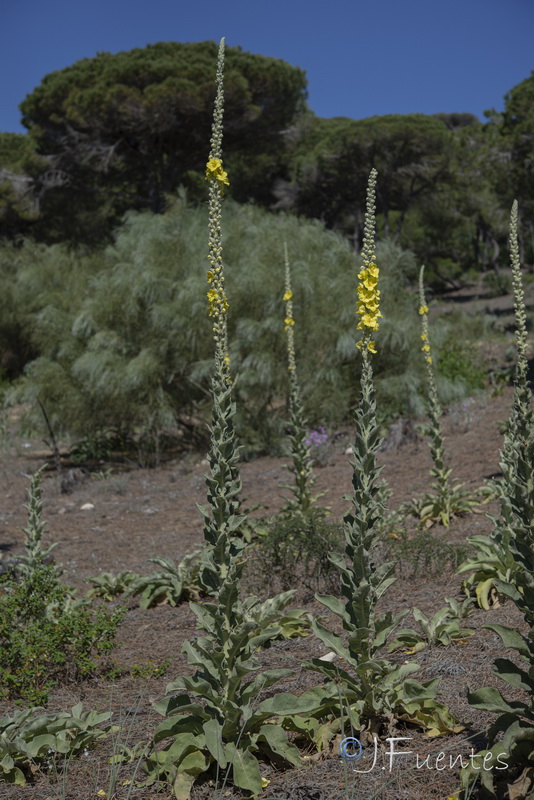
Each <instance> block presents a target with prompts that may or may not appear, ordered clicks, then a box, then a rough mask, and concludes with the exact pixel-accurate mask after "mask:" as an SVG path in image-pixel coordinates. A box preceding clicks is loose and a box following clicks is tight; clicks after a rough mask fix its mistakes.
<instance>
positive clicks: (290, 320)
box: [284, 317, 295, 330]
mask: <svg viewBox="0 0 534 800" xmlns="http://www.w3.org/2000/svg"><path fill="white" fill-rule="evenodd" d="M284 324H285V326H286V330H287V328H288V327H289V326H290V325H294V324H295V320H294V319H292V318H291V317H286V318H285V320H284Z"/></svg>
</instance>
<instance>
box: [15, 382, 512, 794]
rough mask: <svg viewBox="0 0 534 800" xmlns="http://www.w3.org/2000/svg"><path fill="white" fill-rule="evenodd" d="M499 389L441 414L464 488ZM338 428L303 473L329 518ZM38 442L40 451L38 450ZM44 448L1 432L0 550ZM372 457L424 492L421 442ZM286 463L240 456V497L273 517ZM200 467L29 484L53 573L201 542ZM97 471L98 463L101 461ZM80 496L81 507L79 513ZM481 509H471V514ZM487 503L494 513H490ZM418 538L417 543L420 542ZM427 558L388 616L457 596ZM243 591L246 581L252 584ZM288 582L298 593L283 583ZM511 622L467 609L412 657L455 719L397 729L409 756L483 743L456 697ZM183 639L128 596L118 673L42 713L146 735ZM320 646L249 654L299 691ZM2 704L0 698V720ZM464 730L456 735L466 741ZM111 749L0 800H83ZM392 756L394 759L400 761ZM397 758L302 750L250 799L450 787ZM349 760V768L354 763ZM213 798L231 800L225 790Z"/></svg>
mask: <svg viewBox="0 0 534 800" xmlns="http://www.w3.org/2000/svg"><path fill="white" fill-rule="evenodd" d="M510 399H511V393H510V390H506V391H505V392H503V393H502V394H500V395H498V396H495V397H490V396H489V395H484V396H481V397H479V398H476V400H475V401H474V402H473V403H472V404H471V406H470V412H469V414H468V415H466V412H465V411H462V409H450V410H449V411H450V413H448V414H446V416H445V417H444V426H445V432H446V447H447V457H448V461H449V463H450V465H451V466H452V467H453V470H454V475H455V476H456V477H457V478H459V479H460V480H462V481H464V482H465V484H466V486H467V487H468V488H472V489H475V488H476V487H478V486H480V485H481V484H482V482H483V481H484V479H486V478H488V477H490V476H492V475H495V474H497V473H498V471H499V468H498V459H499V447H500V446H501V436H500V434H499V431H498V423H499V421H501V420H505V419H506V418H507V416H508V411H509V406H510ZM348 437H349V434H347V436H345V437H344V438H341V439H340V440H338V442H337V443H336V446H335V447H334V448H333V450H332V453H331V459H330V461H329V463H328V464H327V466H324V467H322V468H319V469H317V475H318V479H317V488H318V490H322V491H324V492H325V496H324V498H323V499H322V501H321V502H322V503H323V504H325V505H329V506H330V507H331V511H332V515H333V516H335V517H336V518H339V517H340V516H341V515H342V514H343V511H344V510H345V508H346V502H345V501H343V500H342V496H343V494H344V493H345V492H348V491H350V486H351V469H350V466H349V464H348V456H347V455H346V448H347V445H348V442H349V438H348ZM40 449H41V452H39V450H40ZM44 455H45V452H44V451H43V450H42V445H41V444H40V443H39V442H37V441H31V440H20V439H17V438H16V437H13V438H12V439H10V441H8V442H7V443H6V445H5V446H4V448H3V449H2V451H1V453H0V459H1V460H0V482H1V486H2V494H1V496H2V506H1V508H0V547H1V548H2V550H3V551H4V554H5V555H7V556H10V555H16V554H17V553H18V552H20V551H21V549H22V543H23V535H22V533H21V532H20V528H21V526H22V525H23V524H24V523H25V512H24V509H23V504H24V502H25V501H26V487H27V484H28V475H29V474H30V473H32V472H33V471H34V470H35V469H36V468H37V467H38V466H39V465H40V464H41V463H42V462H43V456H44ZM380 462H381V463H382V464H383V465H384V470H383V477H384V478H386V480H387V481H388V483H389V484H390V486H391V488H392V489H393V491H394V497H393V500H392V504H396V503H399V502H402V501H404V500H408V499H410V498H412V497H414V496H415V495H417V494H419V493H421V492H422V491H423V490H425V489H427V488H428V482H429V477H428V470H429V468H430V466H431V462H430V456H429V451H428V446H427V444H426V442H425V441H423V440H421V439H419V440H417V441H411V442H407V443H405V444H403V445H402V446H401V447H400V448H399V449H398V450H397V451H396V452H384V453H381V454H380ZM285 463H286V460H284V459H275V458H261V459H258V460H256V461H253V462H250V463H247V464H244V465H243V467H242V477H243V484H244V496H245V497H246V504H247V505H248V506H252V505H254V504H263V505H264V506H267V507H268V512H267V511H263V512H262V513H274V512H275V511H276V510H277V509H278V508H279V507H280V504H281V495H282V494H283V490H281V489H280V488H279V487H280V484H282V483H284V482H285V481H286V480H287V477H288V476H287V472H286V470H285V468H284V464H285ZM206 468H207V464H206V462H205V461H203V460H202V458H201V457H198V456H197V457H195V456H191V455H188V456H187V457H184V458H183V459H179V460H176V461H174V462H172V463H168V464H165V465H164V466H161V467H160V468H158V469H152V470H140V469H132V470H131V471H121V472H113V473H112V474H106V473H105V472H104V473H102V474H100V475H95V474H93V476H92V477H91V478H90V479H88V480H86V481H85V482H83V483H80V484H79V485H77V486H76V487H75V488H74V490H73V492H72V493H71V494H69V495H64V494H61V493H60V491H59V487H58V482H57V479H56V477H55V476H54V474H53V473H52V472H50V473H48V474H47V476H46V477H45V479H44V483H43V493H44V503H45V517H46V519H47V521H48V526H47V531H48V540H49V541H52V540H53V541H58V542H59V543H60V544H59V546H58V547H57V548H56V551H55V554H56V557H57V560H58V561H60V562H61V563H62V564H63V566H64V568H65V577H66V580H67V582H69V583H70V584H72V585H76V586H78V587H80V588H81V589H86V588H87V585H86V584H84V579H86V578H88V577H89V576H94V575H96V574H98V573H99V572H101V571H115V572H116V571H119V570H123V569H132V570H135V571H138V572H149V571H151V566H150V565H149V564H147V559H148V558H149V557H151V556H155V555H163V556H168V557H171V558H173V559H180V558H181V557H183V556H184V555H185V554H186V553H187V552H190V551H191V550H192V549H194V548H195V547H196V546H198V545H199V544H200V543H201V541H202V523H201V518H200V514H199V513H198V511H197V509H196V503H197V502H203V501H204V499H205V487H204V479H203V474H204V472H205V470H206ZM103 469H105V466H103ZM87 503H91V504H92V505H93V506H94V508H92V509H90V510H82V506H84V505H85V504H87ZM487 510H488V507H485V508H484V512H485V511H487ZM493 510H495V507H494V508H493ZM490 530H491V523H490V522H489V520H488V519H487V517H486V516H485V513H479V514H472V515H470V516H468V517H464V518H461V519H458V520H456V521H455V522H454V523H453V524H452V525H451V527H450V528H449V529H444V528H433V529H432V530H431V531H430V532H429V535H430V536H434V537H435V536H437V537H439V539H440V540H442V541H447V542H449V543H451V544H461V543H464V542H465V540H466V537H467V536H469V535H472V534H478V533H489V532H490ZM429 542H431V540H430V539H429ZM429 553H430V565H429V566H428V567H427V568H426V569H425V571H424V574H423V575H421V574H415V575H414V570H413V564H412V565H410V564H409V563H403V564H400V565H399V566H400V579H399V580H398V581H397V583H396V584H395V585H394V586H393V587H392V588H391V589H390V591H389V593H388V599H387V601H386V604H385V605H386V606H387V605H389V606H390V607H392V608H393V607H394V608H395V609H397V610H400V609H404V608H410V607H412V606H418V607H419V608H420V609H421V610H423V611H424V612H425V613H427V614H429V613H434V612H435V611H436V610H438V608H440V607H441V606H443V605H444V598H445V597H460V596H461V593H460V585H461V578H460V577H459V576H456V575H455V574H454V571H453V569H452V568H451V566H450V564H448V563H443V560H442V559H441V558H440V557H439V556H436V557H433V556H432V545H431V544H429ZM255 582H256V583H257V586H255V587H254V586H253V584H254V583H255ZM247 585H251V586H252V588H255V591H256V592H257V593H260V594H261V593H263V592H264V589H265V587H264V586H262V580H261V574H259V573H257V572H255V573H254V574H253V575H249V578H248V584H247ZM297 588H298V587H297ZM296 604H297V605H300V606H302V605H303V604H305V605H306V606H307V607H308V608H309V609H310V610H312V611H315V612H317V613H321V608H322V607H320V606H319V605H318V604H316V603H315V601H314V600H313V599H310V597H309V596H305V595H304V593H303V592H302V591H299V592H297V598H296ZM490 620H491V621H494V622H497V621H498V622H500V623H504V624H512V625H517V626H519V627H521V626H522V620H521V618H520V617H519V615H518V613H517V611H516V609H515V607H514V606H513V605H512V604H511V603H506V604H504V605H503V606H502V607H500V608H497V609H494V610H492V611H489V612H483V611H480V610H477V611H476V612H475V613H474V614H473V615H472V616H471V617H470V618H469V620H468V623H467V624H468V626H469V627H472V628H475V629H476V633H475V635H474V636H473V637H472V638H471V639H470V640H468V642H467V643H465V644H460V645H456V646H450V647H448V648H440V647H433V648H429V649H427V650H423V651H422V652H421V653H419V654H418V656H417V661H418V663H419V664H420V665H421V671H420V673H419V674H418V676H417V677H418V678H420V679H421V680H425V679H429V678H434V677H438V676H439V677H441V684H440V686H441V693H442V699H443V700H444V701H445V702H446V703H447V704H448V705H449V707H450V709H451V710H452V711H453V712H454V714H456V716H457V717H458V719H459V720H460V721H461V723H462V724H463V725H464V726H465V730H464V732H463V733H462V734H458V735H456V736H447V737H443V738H441V739H439V740H428V739H426V738H425V737H424V736H423V735H422V734H421V733H419V732H417V731H415V730H413V729H410V730H408V731H407V732H405V733H404V735H405V736H409V737H413V738H412V740H411V741H410V742H409V743H408V744H409V748H410V749H411V750H412V751H414V752H417V753H418V754H419V755H420V756H421V758H423V757H424V756H425V755H426V754H429V753H430V754H433V759H431V760H430V762H429V763H430V765H432V763H434V764H435V756H436V755H437V753H439V751H440V750H447V751H448V752H450V753H451V754H454V755H457V754H460V753H462V754H464V755H468V754H469V752H470V748H471V747H472V746H474V747H475V751H476V749H477V748H479V747H480V746H481V745H482V744H483V736H482V735H478V736H477V735H476V734H477V732H480V731H483V730H484V728H485V727H486V726H487V724H488V722H489V721H490V719H491V717H490V716H489V715H484V714H482V713H479V712H477V711H475V710H473V709H472V708H470V707H469V705H468V704H467V702H466V691H467V689H468V688H469V687H472V688H476V687H481V686H485V685H498V680H497V679H496V678H495V676H494V675H493V672H492V669H491V665H492V661H493V658H494V657H495V656H496V655H497V654H499V655H502V645H501V643H500V640H499V639H498V637H497V636H496V635H495V634H494V633H493V632H491V631H488V630H484V629H483V627H482V626H483V625H484V624H485V623H486V622H488V621H490ZM194 635H195V623H194V618H193V615H192V613H191V612H190V610H189V608H188V606H187V604H184V605H181V606H179V607H177V608H171V607H169V606H160V607H158V608H155V609H150V610H146V611H141V610H140V609H139V607H138V605H137V603H136V602H135V600H133V601H130V603H129V606H128V611H127V613H126V616H125V619H124V622H123V624H122V626H121V628H120V630H119V634H118V646H117V649H116V650H115V652H114V654H113V658H114V660H115V662H116V664H117V666H119V667H120V668H122V670H123V674H122V676H121V677H119V678H115V679H114V680H111V679H107V678H104V677H100V678H95V679H93V680H91V681H88V682H86V683H83V684H78V685H76V684H73V685H67V686H62V687H60V688H58V689H57V690H55V691H54V692H53V693H52V695H51V697H50V701H49V704H48V710H50V711H59V710H65V709H69V708H70V707H71V706H72V705H74V704H75V703H77V702H79V701H83V703H84V706H85V707H86V708H87V709H89V708H93V709H99V710H107V709H110V710H112V711H113V715H114V716H113V719H114V721H115V722H116V723H121V724H122V725H123V729H122V733H121V734H120V736H121V740H122V741H123V742H125V743H127V744H130V745H131V744H132V743H134V742H136V741H140V740H143V739H146V738H147V737H148V736H149V735H150V733H151V731H153V730H154V728H155V727H156V725H157V724H158V722H159V721H160V718H159V717H158V715H157V714H156V713H155V712H154V711H153V710H152V703H153V701H155V700H156V699H159V698H161V697H162V696H163V694H164V691H165V685H166V683H167V682H168V681H169V680H171V679H172V678H173V677H175V676H176V675H178V674H181V673H183V672H184V670H189V667H188V666H187V665H186V664H185V660H184V658H183V656H182V655H181V646H182V644H183V642H184V640H186V639H188V638H191V637H193V636H194ZM323 652H324V647H323V645H322V644H321V643H320V642H318V641H317V640H315V639H314V638H313V637H307V638H304V639H296V640H291V641H284V642H280V643H275V644H274V645H273V646H272V647H271V648H270V649H268V650H265V651H264V652H263V654H262V661H263V663H264V664H265V666H268V667H275V666H287V665H290V666H292V667H294V669H295V674H294V677H293V678H291V679H289V680H287V681H286V684H285V686H284V689H286V690H289V691H296V692H299V691H301V690H302V689H303V688H305V687H307V686H310V685H313V683H317V682H318V681H317V678H316V676H313V675H311V674H310V673H305V672H303V671H302V670H301V669H300V666H299V662H300V661H301V659H303V658H306V657H309V656H310V655H312V654H313V655H319V654H322V653H323ZM165 660H169V662H170V665H169V668H168V671H167V673H166V675H165V676H164V677H161V678H144V679H143V678H135V677H132V675H131V672H130V670H131V668H132V666H133V665H143V664H146V663H147V661H150V662H154V663H159V662H163V661H165ZM8 710H10V709H9V707H8V706H7V705H4V707H3V708H0V714H1V713H3V712H5V711H8ZM473 736H474V738H473V739H472V740H470V741H467V737H473ZM116 746H117V745H116V743H115V744H113V742H111V741H107V742H105V743H103V744H100V745H99V746H98V747H97V748H96V749H95V750H93V751H91V752H90V753H89V754H88V755H87V756H85V757H81V758H80V759H78V760H73V761H71V762H70V763H68V764H67V765H65V770H66V771H65V772H63V774H61V775H57V776H55V777H54V776H52V777H51V776H44V775H41V774H37V775H36V776H35V781H34V783H33V784H32V785H29V786H27V787H24V788H13V787H8V786H6V785H5V784H0V798H1V799H2V800H6V799H7V798H9V800H19V798H20V800H30V798H31V799H32V800H33V799H34V798H35V800H45V798H48V799H49V800H52V798H53V800H56V798H57V800H59V799H60V798H61V800H63V799H64V800H90V799H92V798H97V797H98V796H105V794H104V795H102V794H100V795H99V794H98V792H99V791H102V790H103V791H104V793H105V792H107V790H108V786H109V780H110V777H109V766H108V764H107V761H108V758H109V756H110V754H111V753H112V752H113V749H114V747H115V749H116ZM405 762H406V763H405ZM405 762H404V760H403V759H399V760H398V761H397V762H396V763H395V765H394V768H393V770H392V772H391V773H390V772H388V771H387V770H381V769H380V768H379V767H377V768H376V769H375V770H373V771H371V772H370V773H368V774H366V775H359V776H354V775H352V774H351V773H348V772H347V771H345V770H344V767H343V764H342V762H341V760H340V758H339V755H338V753H336V752H333V753H331V754H330V755H329V756H328V757H323V758H321V759H319V760H316V759H314V758H308V759H307V760H306V762H305V764H306V765H305V766H303V767H302V768H301V769H298V770H292V771H289V772H286V773H284V774H281V773H276V772H274V771H271V772H269V771H268V770H267V769H266V774H267V775H268V777H269V778H270V779H271V784H270V786H269V787H268V789H267V790H266V791H265V793H264V795H263V796H264V797H265V798H267V797H269V798H281V799H283V800H342V798H343V799H345V798H354V799H356V798H357V799H358V800H363V798H366V799H367V798H369V799H370V798H380V800H386V799H387V800H400V799H401V798H405V797H406V798H408V797H409V798H411V799H412V800H431V798H436V800H437V799H438V798H439V800H445V798H447V797H448V796H449V795H450V794H452V792H453V791H454V789H455V788H456V787H457V785H458V780H457V771H456V770H454V769H445V770H442V771H440V770H438V769H436V768H435V766H434V767H433V768H428V767H424V768H421V769H416V768H414V765H413V761H412V760H411V759H406V760H405ZM362 763H363V762H362ZM129 776H131V767H123V768H122V770H121V772H120V775H119V780H118V786H117V789H116V792H115V793H114V794H112V795H111V796H112V797H114V798H117V800H119V799H120V800H126V798H129V797H131V798H137V799H138V800H148V799H149V798H161V799H162V800H167V798H169V797H170V795H169V793H168V791H166V790H165V789H162V790H160V791H159V792H158V791H156V790H154V789H134V790H133V791H132V789H131V787H130V786H128V785H126V786H125V785H123V784H124V781H126V780H127V779H128V778H129ZM193 796H194V798H195V799H196V800H200V798H211V797H214V792H213V787H210V786H208V785H205V786H199V787H197V788H196V789H195V790H194V795H193ZM224 796H225V797H228V798H233V797H237V796H238V795H237V794H236V793H233V792H232V790H231V789H226V790H225V793H224Z"/></svg>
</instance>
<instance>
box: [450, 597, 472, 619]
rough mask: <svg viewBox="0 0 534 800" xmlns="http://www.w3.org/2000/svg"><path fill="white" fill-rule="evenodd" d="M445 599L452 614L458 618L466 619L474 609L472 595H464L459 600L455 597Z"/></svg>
mask: <svg viewBox="0 0 534 800" xmlns="http://www.w3.org/2000/svg"><path fill="white" fill-rule="evenodd" d="M445 600H446V601H447V605H448V606H449V608H450V610H451V616H453V617H456V618H457V619H465V618H466V617H469V616H470V615H471V614H472V613H473V611H474V608H473V603H474V601H473V598H472V597H464V598H463V600H457V599H456V598H455V597H446V598H445Z"/></svg>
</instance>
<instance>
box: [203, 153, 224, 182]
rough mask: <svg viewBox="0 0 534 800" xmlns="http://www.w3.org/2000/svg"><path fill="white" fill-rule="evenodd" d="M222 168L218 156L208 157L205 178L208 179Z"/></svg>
mask: <svg viewBox="0 0 534 800" xmlns="http://www.w3.org/2000/svg"><path fill="white" fill-rule="evenodd" d="M221 169H222V161H221V159H220V158H210V160H209V161H208V163H207V164H206V179H208V180H209V178H211V177H212V176H214V175H216V174H217V172H219V170H221Z"/></svg>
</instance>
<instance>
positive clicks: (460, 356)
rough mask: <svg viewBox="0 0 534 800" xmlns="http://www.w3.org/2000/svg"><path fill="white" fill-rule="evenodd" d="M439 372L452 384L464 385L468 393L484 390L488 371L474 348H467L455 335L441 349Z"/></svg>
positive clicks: (448, 338)
mask: <svg viewBox="0 0 534 800" xmlns="http://www.w3.org/2000/svg"><path fill="white" fill-rule="evenodd" d="M439 372H440V375H441V376H442V377H444V378H447V379H448V380H449V381H451V382H455V383H463V385H464V386H465V390H466V392H476V391H480V390H481V389H483V388H484V383H485V379H486V370H485V369H484V367H483V365H481V362H480V358H478V357H477V354H476V352H475V351H474V350H473V347H472V346H471V347H469V346H467V345H466V344H465V343H464V342H462V341H460V340H459V339H458V338H457V337H456V336H455V335H454V334H452V335H450V336H448V337H447V339H445V341H444V342H443V344H442V345H441V347H440V349H439Z"/></svg>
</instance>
